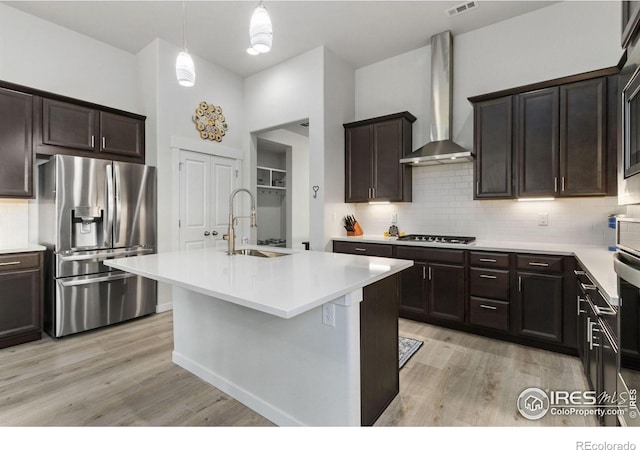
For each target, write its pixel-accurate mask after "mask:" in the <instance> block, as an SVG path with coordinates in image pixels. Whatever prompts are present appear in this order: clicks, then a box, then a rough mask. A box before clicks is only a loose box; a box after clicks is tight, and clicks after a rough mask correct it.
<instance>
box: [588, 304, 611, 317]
mask: <svg viewBox="0 0 640 450" xmlns="http://www.w3.org/2000/svg"><path fill="white" fill-rule="evenodd" d="M593 309H594V310H595V311H596V314H597V315H599V316H615V315H616V312H615V310H614V309H613V308H611V307H609V306H607V307H605V308H600V307H599V306H598V305H593Z"/></svg>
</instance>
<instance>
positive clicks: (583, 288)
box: [580, 283, 597, 291]
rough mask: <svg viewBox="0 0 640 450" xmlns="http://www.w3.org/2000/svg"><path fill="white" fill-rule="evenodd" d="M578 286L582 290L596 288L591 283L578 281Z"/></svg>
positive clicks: (593, 289)
mask: <svg viewBox="0 0 640 450" xmlns="http://www.w3.org/2000/svg"><path fill="white" fill-rule="evenodd" d="M580 287H581V288H582V290H583V291H595V290H597V288H596V287H595V286H594V285H593V284H584V283H580Z"/></svg>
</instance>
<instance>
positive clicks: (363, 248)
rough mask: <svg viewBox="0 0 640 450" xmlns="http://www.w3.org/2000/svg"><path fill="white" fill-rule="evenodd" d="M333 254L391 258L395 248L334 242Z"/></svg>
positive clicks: (381, 245)
mask: <svg viewBox="0 0 640 450" xmlns="http://www.w3.org/2000/svg"><path fill="white" fill-rule="evenodd" d="M333 252H334V253H349V254H352V255H366V256H386V257H388V258H390V257H391V256H393V247H392V246H391V245H386V244H369V243H360V242H358V243H355V242H339V241H333Z"/></svg>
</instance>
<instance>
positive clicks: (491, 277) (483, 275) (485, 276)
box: [480, 273, 498, 280]
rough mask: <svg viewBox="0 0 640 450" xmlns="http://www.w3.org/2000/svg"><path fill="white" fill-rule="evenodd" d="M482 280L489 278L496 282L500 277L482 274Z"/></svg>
mask: <svg viewBox="0 0 640 450" xmlns="http://www.w3.org/2000/svg"><path fill="white" fill-rule="evenodd" d="M480 278H489V279H491V280H495V279H496V278H498V277H496V276H495V275H485V274H483V273H482V274H480Z"/></svg>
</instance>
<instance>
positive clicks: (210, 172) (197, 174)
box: [179, 150, 237, 250]
mask: <svg viewBox="0 0 640 450" xmlns="http://www.w3.org/2000/svg"><path fill="white" fill-rule="evenodd" d="M236 170H237V161H236V160H234V159H229V158H221V157H216V156H210V155H206V154H203V153H197V152H191V151H187V150H181V151H180V195H179V198H180V200H179V201H180V222H179V223H180V233H179V235H180V249H181V250H184V249H191V248H203V247H222V246H224V244H225V243H226V242H225V241H223V240H222V236H223V234H225V233H226V232H227V226H228V216H229V195H230V194H231V191H232V190H233V189H235V185H236V180H237V175H236V174H237V172H236Z"/></svg>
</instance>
